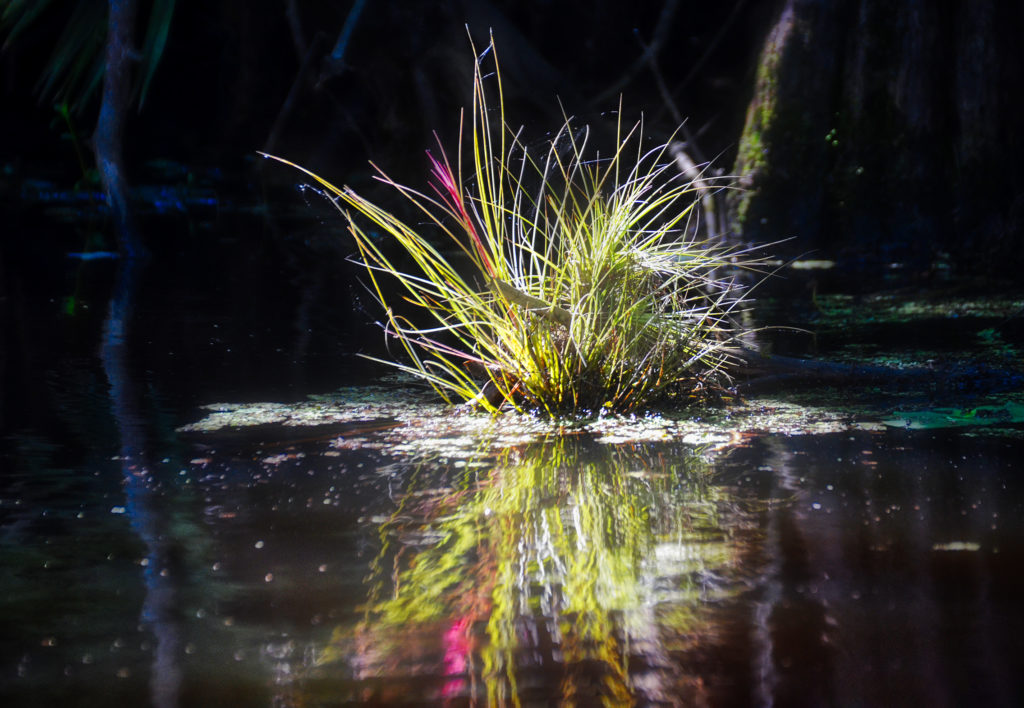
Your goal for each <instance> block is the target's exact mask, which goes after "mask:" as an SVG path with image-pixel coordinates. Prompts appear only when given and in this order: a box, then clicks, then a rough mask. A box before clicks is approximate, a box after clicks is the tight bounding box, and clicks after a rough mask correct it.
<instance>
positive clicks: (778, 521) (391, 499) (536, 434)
mask: <svg viewBox="0 0 1024 708" xmlns="http://www.w3.org/2000/svg"><path fill="white" fill-rule="evenodd" d="M218 228H223V225H221V226H220V227H218ZM250 238H251V240H250V241H247V242H245V245H246V246H247V247H248V248H250V249H255V250H256V251H257V252H256V253H251V252H250V253H249V254H248V255H242V256H239V253H240V246H239V243H238V242H235V243H233V244H231V245H230V247H226V248H224V250H223V252H217V253H214V254H213V255H214V257H213V258H212V259H211V260H206V261H203V262H202V263H200V262H196V261H194V260H192V257H193V256H194V254H195V251H194V250H193V251H187V250H183V251H182V252H180V253H179V252H177V251H175V250H174V249H173V248H171V247H169V246H168V247H165V249H164V250H163V251H162V252H158V253H157V254H156V256H155V258H154V261H153V262H152V263H150V264H148V265H146V264H141V265H139V266H138V267H137V269H135V268H133V267H126V266H124V265H123V264H122V265H121V266H120V267H119V266H118V265H117V264H116V263H91V264H85V263H78V262H73V261H65V260H58V261H55V262H54V263H51V264H50V265H51V266H52V268H51V270H50V271H45V272H47V273H49V275H46V276H39V277H36V279H35V280H33V281H31V282H29V280H28V279H27V278H26V279H25V280H24V281H23V282H22V281H19V282H20V285H21V286H23V289H20V290H19V289H17V288H14V287H10V289H9V291H8V293H6V297H5V300H4V306H5V309H4V316H5V318H6V320H5V325H6V327H5V329H6V331H7V332H8V335H7V336H8V345H9V346H7V348H6V352H7V354H6V356H5V360H4V367H5V368H4V386H5V402H4V404H3V423H4V437H3V447H2V458H0V460H2V465H3V467H2V476H0V559H2V564H3V572H2V575H0V627H2V633H0V701H2V704H3V705H5V706H21V705H25V706H49V705H52V706H58V705H59V706H109V705H124V706H136V705H137V706H145V705H152V706H157V707H158V708H165V707H170V706H335V705H368V706H372V705H451V706H465V705H487V704H490V705H523V706H549V705H578V706H592V705H593V706H596V705H610V706H619V705H645V706H661V705H665V706H672V705H685V706H690V705H697V706H700V705H706V706H767V705H779V706H824V705H839V706H849V705H863V706H875V705H908V706H909V705H928V706H946V705H949V706H960V705H984V706H1001V705H1006V706H1011V705H1020V704H1021V702H1022V701H1024V676H1022V674H1021V671H1020V667H1021V665H1022V662H1024V610H1022V609H1021V605H1020V597H1021V596H1022V593H1024V508H1022V507H1024V476H1022V474H1021V460H1024V428H1022V425H1021V422H1020V400H1019V398H1015V397H1014V396H1015V395H1016V394H1013V395H1010V396H1009V397H1006V396H1004V397H1002V398H992V397H987V398H986V397H985V395H984V394H982V393H978V392H976V391H966V392H965V391H964V390H962V389H963V386H959V387H958V388H957V390H954V391H947V390H936V389H935V388H931V389H928V390H919V389H917V388H914V387H913V386H911V387H910V388H911V390H902V391H897V392H891V391H886V390H872V391H870V392H866V393H865V392H863V391H859V390H857V389H854V392H853V393H851V392H850V391H849V390H845V391H842V392H840V394H839V395H838V396H837V395H836V393H835V392H834V391H820V390H815V389H811V390H801V391H799V392H793V394H792V395H791V396H790V397H789V398H788V399H785V398H783V399H780V398H779V397H778V396H776V398H774V399H772V400H768V399H758V398H755V397H753V396H751V397H750V398H749V399H748V400H747V401H746V403H744V404H742V406H741V408H742V410H739V411H717V412H715V411H712V412H708V413H706V414H702V416H704V417H702V420H699V421H693V420H690V419H688V418H687V417H686V416H677V417H676V418H672V417H671V416H658V417H650V418H641V419H629V420H604V421H597V422H594V423H593V424H591V425H579V426H571V425H562V426H558V425H543V424H540V423H537V422H535V421H529V420H525V419H522V418H516V417H508V418H507V419H497V420H491V419H489V418H485V417H475V416H469V415H466V414H457V413H453V412H451V411H447V410H445V409H443V408H441V407H439V406H437V405H436V404H434V403H432V402H430V401H429V399H427V398H424V397H423V396H422V394H421V393H419V392H416V391H415V390H414V389H410V388H409V385H408V384H407V383H404V382H401V381H397V382H396V381H394V380H387V379H386V380H384V382H383V383H376V384H375V385H374V386H372V387H371V386H368V385H364V384H369V383H371V382H372V381H377V377H379V376H380V375H381V374H382V373H383V372H382V371H380V370H377V369H371V368H368V367H367V366H366V365H365V364H359V363H358V360H356V359H354V358H353V357H352V356H351V355H352V354H353V353H356V352H358V351H359V350H360V348H361V347H362V346H364V345H363V342H364V341H369V340H368V339H367V338H368V337H369V338H372V339H373V340H374V341H377V340H378V339H379V336H380V335H379V333H377V332H375V331H373V330H372V329H371V328H369V327H364V325H362V324H359V323H358V320H359V318H357V317H353V316H352V315H351V312H352V311H359V308H360V304H359V296H358V290H357V289H356V290H353V289H346V288H345V287H342V286H339V285H338V284H337V283H336V281H335V280H333V279H334V278H337V272H338V271H332V270H330V269H329V268H328V267H327V266H324V265H320V264H318V261H317V259H315V258H310V257H309V253H310V249H311V248H312V247H310V246H309V243H308V242H307V241H303V242H302V243H301V244H291V245H289V244H288V242H286V241H285V242H282V241H281V240H273V239H268V238H264V239H263V240H261V238H260V236H259V235H258V234H257V235H255V236H251V237H250ZM268 243H272V244H273V245H268ZM282 243H283V244H284V245H282ZM268 251H270V253H268ZM242 252H243V253H244V250H243V251H242ZM6 255H7V257H8V259H9V261H14V260H17V259H22V260H23V261H26V262H28V264H29V265H35V266H39V265H40V264H38V263H34V264H33V263H32V260H33V259H34V258H38V257H40V256H39V254H36V253H34V252H32V251H31V249H29V250H27V251H23V252H19V253H17V254H15V255H14V256H12V255H11V254H10V253H8V254H6ZM268 259H269V260H268ZM268 262H269V263H274V264H275V265H274V266H273V268H271V266H269V265H267V264H268ZM324 262H330V261H329V260H327V259H324ZM154 263H157V264H160V266H161V267H160V268H157V267H156V266H155V265H154ZM168 263H170V265H168ZM211 263H212V265H211ZM256 263H259V264H261V265H258V266H257V265H254V264H256ZM335 265H336V264H333V263H332V264H331V266H330V267H331V268H333V267H334V266H335ZM274 268H276V270H274ZM339 268H340V266H339ZM264 269H266V270H264ZM54 271H56V272H57V275H54ZM26 272H33V273H42V272H44V269H43V268H42V267H39V268H38V270H33V271H26ZM787 297H790V298H792V300H785V299H783V300H780V301H774V302H769V303H767V304H766V310H765V311H767V312H771V314H772V316H773V317H785V318H788V321H787V322H786V323H787V324H794V323H795V324H800V325H801V326H808V325H811V326H815V325H816V324H817V325H820V332H819V334H820V338H818V339H815V340H814V343H813V346H815V347H817V349H816V350H815V351H814V352H813V353H814V354H815V355H816V356H825V357H828V356H833V357H834V358H840V359H841V358H844V357H845V358H847V359H849V358H856V357H860V359H862V360H865V359H870V358H871V357H876V358H878V359H881V358H884V357H885V356H893V355H900V354H901V353H903V354H905V355H907V356H909V354H907V353H908V352H911V351H913V352H914V353H913V356H914V357H926V358H927V357H934V358H943V357H945V358H949V357H952V356H954V355H955V354H956V352H963V351H967V352H968V354H969V355H970V356H974V357H976V356H978V355H979V352H982V351H984V352H987V354H986V356H991V357H995V359H990V362H989V363H996V364H999V363H1000V361H1001V360H999V361H997V359H998V358H999V357H1003V358H1005V357H1007V356H1009V357H1015V356H1017V350H1016V347H1017V346H1018V345H1019V344H1020V343H1021V340H1022V338H1021V336H1020V334H1021V328H1020V326H1019V324H1011V325H1010V326H1004V325H1003V324H1001V323H1004V322H1007V321H1009V322H1011V323H1012V322H1013V320H1012V317H1013V314H1014V312H1015V311H1016V310H1015V308H1017V309H1019V308H1020V306H1021V305H1020V303H1019V302H1017V301H1009V302H1007V303H1004V307H1003V311H1002V312H1000V313H995V314H993V313H992V312H991V311H989V310H985V311H984V312H980V311H974V310H971V309H970V308H966V306H965V305H964V302H965V301H964V300H962V299H961V300H957V301H955V302H954V301H952V300H948V301H942V302H939V303H936V302H935V301H934V300H931V301H929V303H928V304H930V306H932V309H931V310H929V309H928V308H927V307H924V306H923V305H921V302H920V301H919V300H914V301H913V302H914V303H916V305H915V307H917V308H918V309H913V308H911V309H907V308H905V307H904V308H903V309H902V310H900V313H901V314H900V316H901V317H902V318H903V320H904V323H905V325H906V326H905V328H904V329H903V330H900V328H899V327H896V328H893V327H892V326H891V325H890V324H886V323H884V322H881V320H880V315H879V314H878V313H873V314H872V315H871V318H862V320H858V321H868V320H870V324H865V325H863V326H862V329H861V330H860V333H861V335H862V336H859V337H857V336H851V334H850V326H851V325H850V324H849V322H847V323H846V324H840V325H837V324H836V323H837V322H840V321H841V318H842V317H847V316H848V312H847V311H848V310H849V306H850V303H851V301H850V298H851V297H852V296H850V295H848V294H843V293H838V294H836V295H835V296H834V297H832V298H831V299H829V298H827V297H822V298H821V299H820V300H819V301H818V302H817V304H816V306H815V308H813V310H814V312H813V314H808V312H810V311H811V309H812V308H808V307H806V299H807V298H806V297H803V296H801V297H796V296H793V295H788V296H787ZM858 297H859V296H858ZM885 297H888V296H885ZM883 300H884V297H883ZM339 302H342V303H343V304H342V305H340V307H339ZM858 302H862V303H865V306H869V305H871V303H877V301H876V300H871V299H867V300H862V301H861V300H858ZM899 302H900V304H901V305H900V306H901V307H903V306H904V305H906V304H907V302H908V300H906V299H902V300H900V301H899ZM794 303H795V304H794ZM829 307H831V308H833V312H832V313H831V314H832V319H828V318H827V316H828V315H829V312H828V308H829ZM958 307H959V308H960V309H957V308H958ZM771 308H774V309H771ZM801 308H803V309H801ZM844 308H845V310H844ZM964 308H966V309H964ZM339 309H340V310H342V312H339ZM889 309H890V310H891V309H892V308H889ZM840 310H844V312H847V314H843V313H840V312H839V311H840ZM794 312H795V313H796V314H794ZM951 312H953V313H955V314H956V318H955V321H953V320H952V319H950V313H951ZM780 313H788V314H784V315H783V314H780ZM1007 317H1010V318H1011V319H1010V320H1007ZM1018 317H1019V316H1018ZM823 318H824V319H823ZM837 318H839V319H837ZM353 321H356V323H355V324H353ZM937 326H948V327H953V328H954V329H953V330H949V329H947V330H946V331H947V332H948V331H955V332H956V333H957V336H956V341H955V342H953V343H950V342H949V341H948V340H942V338H940V337H936V338H935V339H936V341H935V342H930V343H927V345H928V346H930V347H931V351H930V352H929V353H926V354H921V353H920V348H921V347H922V346H924V345H922V333H924V332H934V331H935V327H937ZM886 328H888V329H886ZM12 330H13V332H14V334H11V332H12ZM368 333H369V334H368ZM901 333H902V337H903V338H902V339H901ZM883 334H884V337H883V336H882V335H883ZM939 340H942V341H939ZM794 341H795V340H794ZM801 341H803V340H801ZM15 344H17V346H15ZM867 344H871V345H872V346H873V349H872V351H870V352H868V353H865V351H864V348H865V346H866V345H867ZM365 346H376V345H365ZM778 346H780V347H789V348H790V349H794V348H799V347H797V345H795V344H793V341H789V340H785V339H784V338H782V339H780V341H779V343H778ZM800 346H804V347H809V346H810V345H809V344H807V342H804V343H803V344H801V345H800ZM992 352H995V353H994V354H993V353H992ZM1015 361H1019V358H1018V359H1016V360H1015ZM936 421H939V422H936ZM942 421H945V423H943V422H942Z"/></svg>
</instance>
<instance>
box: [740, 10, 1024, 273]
mask: <svg viewBox="0 0 1024 708" xmlns="http://www.w3.org/2000/svg"><path fill="white" fill-rule="evenodd" d="M1022 30H1024V6H1021V5H1019V4H1016V3H997V2H995V1H994V0H959V1H957V2H952V3H932V2H928V0H900V1H899V2H892V1H891V0H785V1H784V2H783V3H782V7H781V11H780V12H779V15H778V18H777V20H776V23H775V25H774V26H773V27H772V29H771V30H770V32H769V34H768V37H767V39H766V41H765V45H764V48H763V50H762V53H761V56H760V60H759V66H758V70H757V75H756V80H755V86H754V90H753V96H752V98H751V101H750V105H749V109H748V112H747V119H746V125H745V128H744V131H743V136H742V139H741V142H740V149H739V154H738V157H737V161H736V164H735V166H734V174H736V175H738V176H739V178H740V183H741V186H742V187H744V188H745V189H746V191H744V192H741V193H737V194H735V195H734V196H733V197H732V200H731V203H730V213H731V216H732V218H733V220H734V222H735V225H736V226H737V227H738V228H739V229H740V230H742V232H743V233H744V235H745V236H746V237H748V238H751V239H755V240H769V241H773V240H778V239H780V238H786V237H795V239H794V244H795V250H796V251H797V252H805V251H807V250H811V249H817V250H818V252H819V253H820V254H822V255H832V256H842V255H848V256H854V257H858V258H866V259H868V260H869V261H872V262H875V263H888V262H892V261H900V262H903V263H906V264H908V265H912V266H917V267H924V268H927V267H929V266H933V265H934V264H936V263H938V262H942V261H948V260H949V259H950V257H952V259H953V261H954V262H957V263H960V262H963V263H965V264H971V265H973V266H974V267H975V269H976V270H984V271H987V272H992V271H995V270H999V271H1002V272H1004V273H1008V274H1013V275H1014V276H1015V277H1017V278H1020V277H1021V276H1020V275H1019V273H1020V272H1021V270H1020V266H1021V265H1024V249H1022V248H1021V245H1022V241H1024V239H1022V238H1021V232H1022V230H1024V177H1022V175H1021V170H1020V168H1019V166H1020V164H1021V158H1024V149H1022V148H1024V139H1022V137H1021V135H1020V130H1019V128H1020V126H1021V125H1024V110H1022V109H1024V92H1021V91H1020V90H1019V87H1020V86H1021V85H1022V78H1024V76H1022V68H1021V67H1022V66H1024V42H1020V40H1019V37H1020V35H1021V33H1022Z"/></svg>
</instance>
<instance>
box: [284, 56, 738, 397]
mask: <svg viewBox="0 0 1024 708" xmlns="http://www.w3.org/2000/svg"><path fill="white" fill-rule="evenodd" d="M485 61H493V62H494V72H493V74H491V73H488V72H485V71H484V69H483V66H482V64H483V63H484V62H485ZM485 76H487V77H493V78H487V79H486V80H485ZM488 81H493V84H494V88H495V89H496V90H497V97H498V100H497V109H498V110H497V116H498V120H497V123H496V124H495V123H494V121H492V113H491V111H490V106H489V104H488V91H487V90H486V89H487V86H486V84H487V82H488ZM473 95H474V100H473V110H472V118H471V121H470V123H471V126H470V129H469V131H468V134H467V133H466V132H463V131H460V133H461V137H460V143H459V150H458V154H457V158H456V159H455V160H454V162H452V161H450V160H449V157H448V155H447V154H446V153H445V152H444V150H443V148H442V149H441V151H440V153H439V155H440V157H438V158H435V157H434V156H433V155H431V156H430V161H431V163H432V165H431V167H432V169H431V174H432V178H433V180H432V182H431V185H430V187H431V190H430V191H417V190H414V189H412V188H410V187H407V186H404V185H401V184H398V183H396V182H394V181H392V180H391V179H390V178H388V177H387V175H386V174H385V173H384V172H383V171H381V170H380V169H379V168H376V167H375V169H377V172H378V177H377V178H378V179H379V180H381V181H382V182H384V183H386V184H388V185H390V186H392V187H394V189H395V190H396V191H398V192H399V193H400V194H402V195H403V196H404V197H405V198H407V199H408V200H409V201H411V202H412V204H414V205H415V206H416V207H418V208H419V209H420V210H421V211H422V212H423V213H424V214H425V215H426V216H427V217H428V219H429V222H430V223H429V224H428V228H424V227H423V226H422V225H421V224H410V223H406V222H404V221H402V220H401V219H399V218H398V217H397V216H395V215H394V214H393V213H392V212H391V211H389V210H387V209H385V208H382V207H380V206H378V205H377V204H374V203H372V202H370V201H368V200H367V199H365V198H364V197H362V196H361V195H359V194H357V193H356V192H354V191H353V190H352V189H350V188H349V187H347V186H343V187H340V188H339V187H336V186H334V185H332V184H331V183H330V182H328V181H326V180H324V179H322V178H320V177H318V176H317V175H314V174H312V173H309V172H308V171H306V170H303V171H304V172H306V173H307V174H309V175H310V176H311V177H313V178H314V179H315V180H317V181H318V182H319V183H320V184H321V185H322V186H323V187H324V188H325V189H326V190H327V191H328V192H329V194H330V195H331V196H332V197H333V198H334V199H335V200H336V203H337V205H338V207H339V209H341V210H342V212H343V213H344V214H345V217H346V219H347V220H348V225H349V231H350V232H351V234H352V235H353V236H354V238H355V241H356V244H357V245H358V247H359V250H360V254H361V257H362V260H363V263H364V264H365V266H366V268H367V271H368V273H369V276H370V279H371V280H372V283H373V287H374V289H375V290H376V294H377V296H378V298H379V299H380V301H381V303H382V304H383V306H384V307H385V309H386V310H387V313H388V318H389V322H388V331H389V332H390V333H391V334H392V335H394V336H397V337H398V339H399V340H400V341H401V342H402V344H403V345H404V347H405V350H406V352H407V353H408V356H409V362H408V363H400V364H397V366H398V367H399V368H402V369H404V370H406V371H410V372H412V373H414V374H416V375H418V376H420V377H422V378H424V379H426V380H427V381H429V382H430V383H431V385H433V386H434V388H435V389H437V390H438V392H439V393H441V395H442V396H444V397H445V399H446V400H449V401H452V400H456V401H466V402H471V403H473V404H478V405H481V406H483V407H486V408H489V409H492V410H496V409H498V408H500V407H501V406H502V405H506V404H510V405H512V406H515V407H516V408H518V409H520V410H533V411H540V412H544V413H546V414H549V415H563V414H579V413H584V414H592V413H594V412H597V411H600V410H614V411H619V412H626V411H631V410H635V409H637V408H640V407H643V406H645V405H647V404H649V403H651V402H652V401H654V400H656V399H658V398H661V397H664V396H666V395H669V394H679V395H682V396H688V395H691V394H693V393H695V392H697V391H700V390H702V389H703V387H704V386H706V384H707V383H708V380H709V378H712V377H713V376H714V375H715V374H716V373H718V372H719V371H720V370H721V369H722V368H723V367H724V365H725V364H726V363H727V356H726V354H725V352H726V349H727V347H728V346H730V345H731V344H732V340H733V339H734V337H735V332H734V330H733V325H732V319H731V314H732V313H733V310H734V308H735V307H736V305H737V303H738V302H739V301H740V300H739V299H738V297H737V295H736V290H735V289H734V288H733V287H732V285H731V284H729V283H724V282H720V281H719V280H717V279H716V277H717V276H716V274H717V273H718V272H720V270H721V269H723V268H731V267H733V266H734V265H735V264H734V263H732V261H733V260H734V257H735V255H736V254H733V253H729V252H727V251H726V250H724V249H721V248H719V247H717V246H714V245H711V244H707V243H703V242H699V241H697V240H695V239H694V237H692V236H691V235H689V234H692V233H693V232H694V231H695V229H693V228H688V227H690V226H692V224H691V223H690V222H691V219H693V218H694V216H695V215H694V208H695V207H694V205H695V200H696V199H697V197H698V196H699V194H698V190H697V188H696V187H695V185H694V184H693V183H689V182H686V181H684V179H683V177H682V176H681V175H680V173H679V172H678V170H676V169H675V168H674V166H673V165H672V164H671V161H670V160H669V159H668V157H669V156H668V154H667V144H666V145H661V146H658V147H655V148H654V149H646V148H645V147H644V140H643V126H642V124H637V125H635V126H633V127H632V128H631V129H625V128H624V127H623V126H622V125H621V124H620V125H619V130H618V136H617V147H616V149H615V151H614V153H613V154H611V155H607V156H606V155H600V154H597V153H596V152H595V151H593V150H589V149H588V145H587V142H588V136H589V133H588V131H587V130H585V129H584V130H580V131H574V130H573V129H572V127H571V126H570V121H569V120H568V119H566V122H565V124H564V125H563V126H562V129H561V130H560V131H559V133H558V134H557V135H556V137H555V138H554V139H553V140H552V141H551V142H550V144H549V146H548V148H547V149H546V150H545V151H543V152H542V153H541V154H539V155H538V154H535V153H534V152H532V151H530V150H528V149H527V148H526V146H525V145H524V143H523V142H522V141H521V140H520V137H519V133H517V132H515V131H513V130H512V129H511V128H510V127H509V126H508V125H507V124H506V123H505V122H504V113H503V102H502V93H501V81H500V71H499V70H498V66H497V56H496V52H495V51H494V47H493V44H492V45H491V46H490V47H488V51H487V52H485V53H484V54H483V55H482V58H481V59H478V61H477V63H476V72H475V78H474V93H473ZM463 127H464V126H463ZM556 145H559V146H567V147H568V150H565V149H564V148H563V149H562V150H561V151H559V150H558V149H556ZM466 158H468V159H466ZM277 159H280V158H277ZM281 161H282V162H287V161H285V160H281ZM464 162H465V163H466V164H468V170H469V172H470V173H471V174H470V177H471V179H470V180H469V181H470V182H471V183H472V185H473V186H472V189H469V188H467V186H466V184H467V179H466V176H465V175H464V173H463V168H464ZM288 164H292V163H288ZM299 169H302V168H301V167H300V168H299ZM708 182H709V178H703V185H704V187H705V188H706V186H707V184H708ZM367 223H369V224H372V225H373V226H374V227H375V228H376V229H379V230H381V231H383V232H384V233H385V234H387V235H388V236H390V237H391V238H393V239H395V240H396V241H397V242H398V244H399V245H400V246H401V247H402V249H404V251H405V252H406V254H407V255H408V256H410V257H411V258H412V260H413V261H414V263H415V265H416V270H415V271H412V272H403V271H400V270H399V268H398V267H397V266H396V265H395V264H394V263H393V262H392V261H391V260H390V259H389V257H388V255H387V253H388V252H390V249H388V248H386V247H384V246H382V245H380V243H379V242H378V241H375V240H373V239H371V238H370V237H369V234H368V232H367V231H366V230H365V229H366V224H367ZM439 236H441V237H442V240H443V239H449V240H450V241H451V242H452V243H454V244H455V246H456V247H457V248H458V250H459V251H460V252H461V253H462V254H465V256H466V257H467V258H468V260H469V262H470V263H471V267H470V268H469V269H468V272H467V269H466V268H465V267H462V268H456V266H455V264H454V263H453V262H452V261H450V260H449V259H448V258H447V257H446V256H445V255H444V253H443V252H442V249H441V247H440V246H439V245H438V237H439ZM386 279H391V280H393V283H391V284H385V283H384V281H385V280H386ZM395 284H397V286H398V288H397V289H398V291H399V292H400V293H402V295H403V296H404V297H405V299H406V300H408V301H409V302H412V303H414V304H415V305H418V306H419V307H420V308H421V309H422V310H423V311H425V312H426V313H429V315H430V316H431V317H429V318H428V320H432V321H429V322H426V323H421V322H412V321H409V320H408V319H406V318H405V317H401V316H398V315H396V314H395V313H394V310H393V309H392V307H391V306H390V304H389V303H390V302H391V301H392V298H393V297H394V295H393V294H392V293H393V292H394V291H395V287H394V285H395Z"/></svg>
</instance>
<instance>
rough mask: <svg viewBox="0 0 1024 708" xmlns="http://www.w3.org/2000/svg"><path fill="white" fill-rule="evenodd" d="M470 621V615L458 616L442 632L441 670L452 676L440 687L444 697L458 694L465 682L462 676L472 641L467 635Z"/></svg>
mask: <svg viewBox="0 0 1024 708" xmlns="http://www.w3.org/2000/svg"><path fill="white" fill-rule="evenodd" d="M472 623H473V619H472V618H471V617H469V616H465V617H460V618H458V619H457V620H455V621H454V622H453V623H452V625H451V627H449V628H448V630H447V631H446V632H445V633H444V637H443V639H442V642H443V643H444V670H443V671H444V675H445V676H451V677H453V678H452V679H451V680H449V681H447V682H446V683H445V685H444V688H443V689H441V695H442V696H444V697H445V698H448V697H451V696H454V695H456V694H458V692H459V691H460V690H462V688H463V687H464V686H465V684H466V682H465V679H463V678H462V676H463V675H464V674H465V673H466V668H467V667H468V665H469V660H468V657H469V652H470V651H472V642H471V640H470V636H469V628H470V626H471V625H472ZM456 677H457V678H456Z"/></svg>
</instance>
